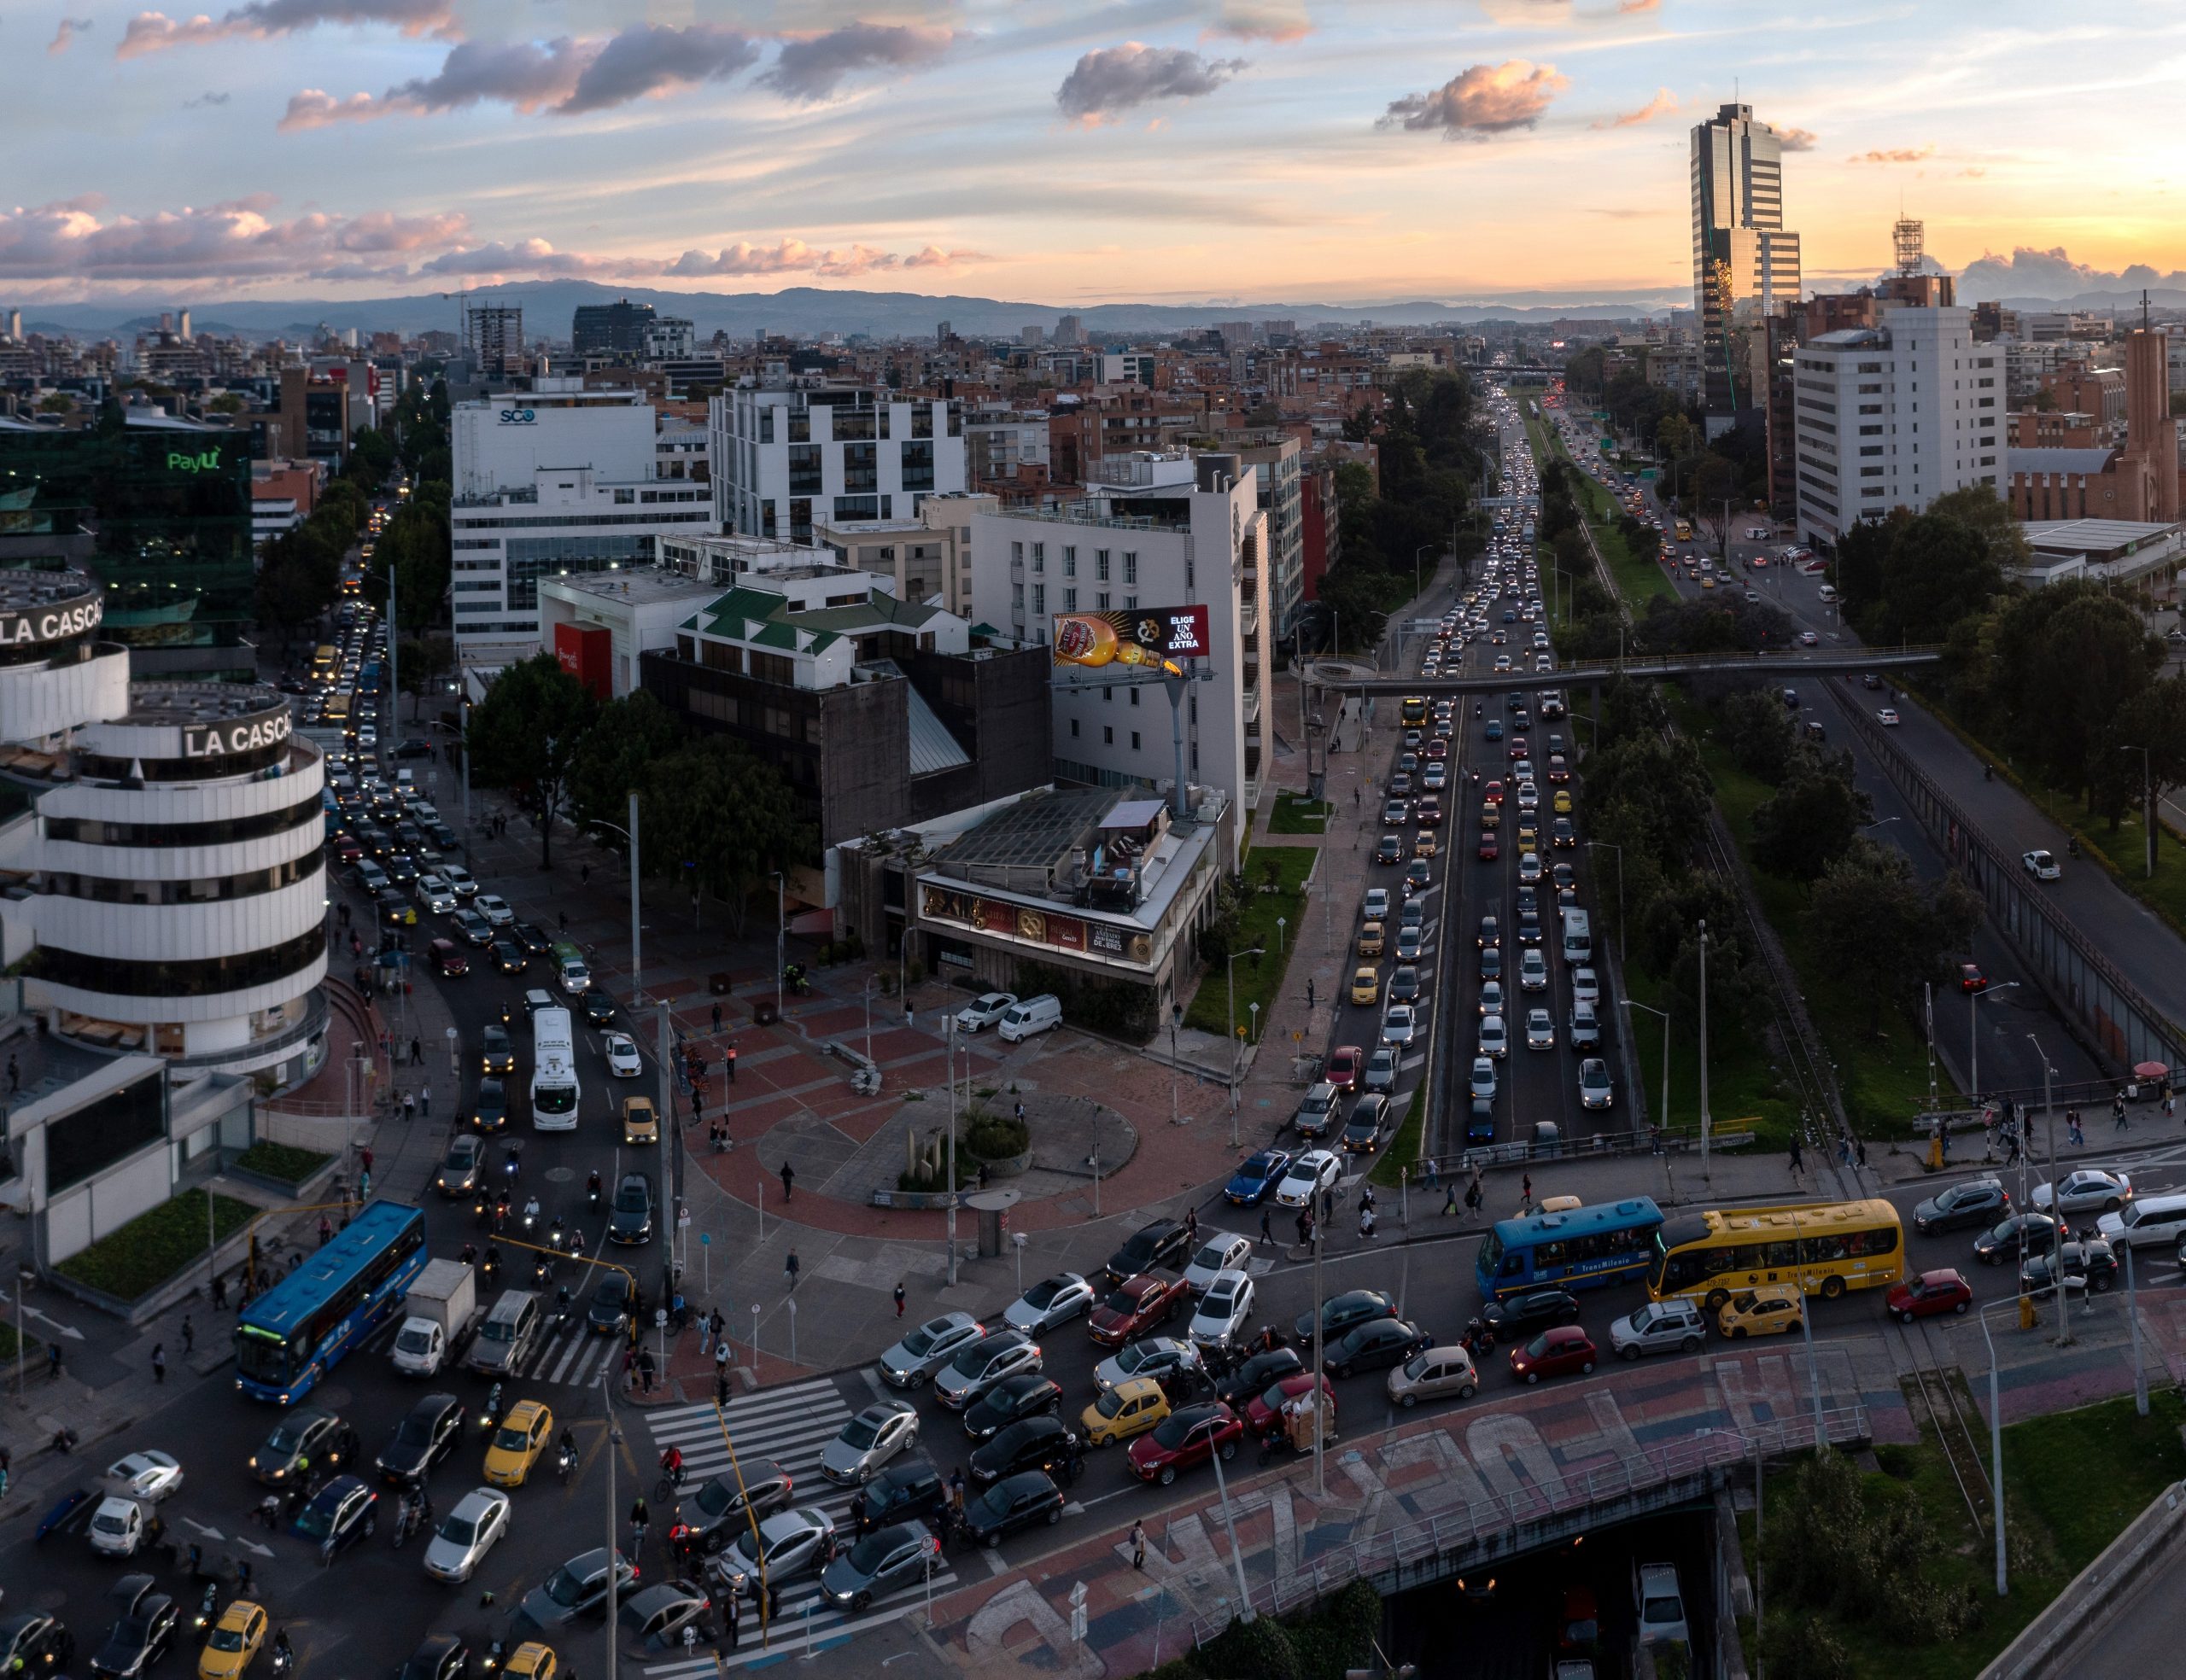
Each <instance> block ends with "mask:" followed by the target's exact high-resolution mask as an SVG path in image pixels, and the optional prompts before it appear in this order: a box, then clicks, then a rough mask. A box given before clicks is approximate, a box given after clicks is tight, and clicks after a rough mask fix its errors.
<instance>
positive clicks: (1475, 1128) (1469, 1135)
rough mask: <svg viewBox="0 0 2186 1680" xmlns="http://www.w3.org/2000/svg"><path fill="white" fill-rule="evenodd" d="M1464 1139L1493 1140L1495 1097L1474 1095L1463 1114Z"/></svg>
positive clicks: (1473, 1140) (1467, 1140) (1472, 1141)
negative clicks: (1467, 1109)
mask: <svg viewBox="0 0 2186 1680" xmlns="http://www.w3.org/2000/svg"><path fill="white" fill-rule="evenodd" d="M1465 1141H1466V1142H1467V1143H1469V1144H1473V1143H1493V1142H1494V1141H1495V1099H1494V1098H1493V1097H1475V1098H1473V1099H1472V1105H1471V1107H1470V1111H1468V1112H1467V1113H1466V1115H1465Z"/></svg>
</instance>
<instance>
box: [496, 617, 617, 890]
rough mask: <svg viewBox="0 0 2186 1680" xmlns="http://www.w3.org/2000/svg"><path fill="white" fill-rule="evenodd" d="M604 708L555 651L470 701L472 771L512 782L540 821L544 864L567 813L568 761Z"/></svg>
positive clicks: (511, 671)
mask: <svg viewBox="0 0 2186 1680" xmlns="http://www.w3.org/2000/svg"><path fill="white" fill-rule="evenodd" d="M598 711H599V703H598V702H597V701H596V700H594V699H593V697H592V696H591V695H590V694H589V693H587V691H586V690H585V686H584V685H583V684H582V683H581V682H579V681H578V680H576V678H575V677H573V676H571V675H570V674H569V673H568V672H567V671H564V669H563V668H562V666H561V662H560V661H558V659H556V658H555V657H554V656H553V655H552V654H551V653H541V654H538V655H535V656H533V657H532V658H529V659H526V660H523V661H522V662H519V663H517V664H514V665H511V666H509V667H508V668H506V669H505V670H503V671H502V673H501V674H500V676H498V677H496V678H495V679H494V685H493V686H492V687H491V688H488V690H487V691H486V697H485V698H484V699H482V700H481V701H480V702H479V703H477V704H476V705H475V706H473V707H472V708H471V727H470V730H469V732H468V733H467V734H466V736H465V742H464V746H465V750H466V751H468V752H469V753H470V755H471V779H472V780H473V781H474V782H476V783H477V784H479V785H482V786H484V787H498V788H503V789H506V790H508V791H509V792H510V793H511V794H513V795H515V796H516V797H517V800H518V801H519V802H521V803H522V804H523V806H524V807H525V808H527V809H528V810H529V811H530V812H531V814H533V815H534V816H535V818H536V819H537V820H538V823H539V866H540V867H541V869H545V868H547V867H548V866H551V865H552V862H553V860H554V850H553V847H554V824H555V822H556V820H558V819H559V818H561V817H563V816H564V815H566V814H567V809H566V807H567V799H566V793H567V790H568V786H569V778H570V766H571V765H572V764H573V763H574V762H575V761H576V755H577V752H578V750H579V749H580V748H581V747H582V744H583V740H584V734H585V731H586V730H587V729H588V728H589V727H590V726H591V724H592V720H593V717H594V716H595V715H597V713H598Z"/></svg>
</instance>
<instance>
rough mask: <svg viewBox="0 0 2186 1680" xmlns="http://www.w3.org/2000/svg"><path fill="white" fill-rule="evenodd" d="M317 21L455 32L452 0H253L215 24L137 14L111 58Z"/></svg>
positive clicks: (298, 28) (203, 18)
mask: <svg viewBox="0 0 2186 1680" xmlns="http://www.w3.org/2000/svg"><path fill="white" fill-rule="evenodd" d="M323 23H329V24H332V23H350V24H355V23H383V24H393V25H394V26H395V27H396V28H398V29H400V31H401V32H403V33H404V34H405V35H413V36H414V35H438V36H441V37H444V38H453V37H454V36H455V35H456V34H457V29H456V24H455V12H454V7H453V0H254V3H253V4H250V5H247V6H238V7H237V8H236V9H234V10H232V11H231V12H228V13H227V14H225V15H224V16H222V18H221V19H220V20H219V22H217V23H215V22H214V21H213V19H212V18H211V17H210V16H208V15H207V14H205V13H203V12H200V13H198V14H197V15H196V16H195V17H190V18H185V19H181V20H177V19H174V18H171V17H169V16H168V15H167V14H166V13H165V12H139V13H137V15H136V16H135V17H133V18H132V19H130V20H129V26H128V27H127V28H126V30H124V31H123V32H122V36H121V44H120V46H119V47H117V48H116V49H114V56H115V57H117V58H137V57H141V56H142V55H144V54H146V53H155V52H160V51H162V50H165V49H167V48H168V47H184V46H202V44H205V43H206V42H208V41H219V40H225V39H227V38H231V37H235V36H241V37H244V38H249V39H254V40H261V41H262V40H266V39H269V38H272V37H273V36H276V35H294V34H298V33H300V32H302V31H304V30H307V29H316V28H317V27H319V25H321V24H323Z"/></svg>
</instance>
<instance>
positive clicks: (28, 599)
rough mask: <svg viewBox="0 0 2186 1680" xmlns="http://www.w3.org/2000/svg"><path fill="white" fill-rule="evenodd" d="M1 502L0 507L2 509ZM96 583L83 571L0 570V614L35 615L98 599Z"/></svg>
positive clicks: (96, 581) (2, 504) (97, 585)
mask: <svg viewBox="0 0 2186 1680" xmlns="http://www.w3.org/2000/svg"><path fill="white" fill-rule="evenodd" d="M4 505H5V504H4V503H0V507H4ZM98 594H99V584H98V580H96V579H95V578H91V577H88V576H86V575H85V574H83V573H82V572H12V571H0V612H35V611H37V610H38V609H40V608H42V607H58V606H62V605H70V606H73V604H76V603H77V602H79V601H91V600H96V599H97V598H98Z"/></svg>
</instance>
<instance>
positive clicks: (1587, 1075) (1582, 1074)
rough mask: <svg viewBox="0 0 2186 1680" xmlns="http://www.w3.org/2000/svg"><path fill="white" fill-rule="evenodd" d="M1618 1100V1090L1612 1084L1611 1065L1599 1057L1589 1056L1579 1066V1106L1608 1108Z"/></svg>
mask: <svg viewBox="0 0 2186 1680" xmlns="http://www.w3.org/2000/svg"><path fill="white" fill-rule="evenodd" d="M1615 1101H1616V1089H1615V1088H1614V1087H1612V1086H1611V1085H1610V1078H1609V1064H1608V1063H1607V1062H1605V1061H1604V1060H1603V1059H1601V1058H1600V1057H1599V1056H1588V1057H1587V1058H1586V1059H1584V1060H1583V1061H1581V1063H1580V1064H1579V1106H1580V1107H1581V1108H1607V1107H1609V1106H1610V1105H1611V1104H1612V1103H1614V1102H1615Z"/></svg>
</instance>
